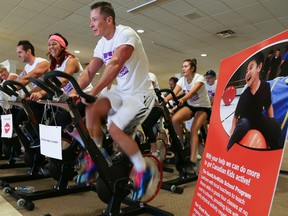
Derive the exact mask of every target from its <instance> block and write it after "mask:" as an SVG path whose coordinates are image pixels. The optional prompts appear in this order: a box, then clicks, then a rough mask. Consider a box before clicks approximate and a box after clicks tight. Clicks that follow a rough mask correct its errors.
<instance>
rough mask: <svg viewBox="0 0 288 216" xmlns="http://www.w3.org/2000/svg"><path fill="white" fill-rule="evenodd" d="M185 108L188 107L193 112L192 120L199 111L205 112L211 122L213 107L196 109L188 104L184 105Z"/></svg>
mask: <svg viewBox="0 0 288 216" xmlns="http://www.w3.org/2000/svg"><path fill="white" fill-rule="evenodd" d="M184 106H186V107H188V108H189V109H190V110H191V112H192V113H191V118H193V117H194V116H195V113H196V112H198V111H203V112H205V113H206V114H207V120H208V121H210V116H211V107H194V106H190V105H189V104H188V103H187V102H185V103H184Z"/></svg>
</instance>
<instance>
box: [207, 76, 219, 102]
mask: <svg viewBox="0 0 288 216" xmlns="http://www.w3.org/2000/svg"><path fill="white" fill-rule="evenodd" d="M205 85H206V89H207V93H208V97H209V99H210V100H213V98H214V96H215V92H216V86H217V80H215V82H214V84H213V85H208V83H207V82H205Z"/></svg>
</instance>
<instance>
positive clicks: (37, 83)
mask: <svg viewBox="0 0 288 216" xmlns="http://www.w3.org/2000/svg"><path fill="white" fill-rule="evenodd" d="M28 80H29V81H30V82H31V83H34V84H35V85H37V86H38V87H39V88H41V89H43V90H44V91H45V92H47V94H48V95H50V96H52V97H53V96H54V95H55V92H54V91H53V90H51V89H50V88H49V87H48V86H47V85H46V84H45V83H44V82H43V81H42V80H40V79H36V78H33V77H29V78H28Z"/></svg>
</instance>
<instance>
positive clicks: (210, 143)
mask: <svg viewBox="0 0 288 216" xmlns="http://www.w3.org/2000/svg"><path fill="white" fill-rule="evenodd" d="M287 45H288V31H284V32H282V33H280V34H278V35H276V36H274V37H271V38H269V39H267V40H265V41H263V42H261V43H258V44H256V45H254V46H252V47H250V48H248V49H245V50H243V51H241V52H239V53H237V54H235V55H233V56H231V57H229V58H226V59H224V60H223V61H222V62H221V65H220V73H219V76H218V77H219V79H218V85H217V89H216V94H215V99H214V105H213V111H212V116H211V119H210V126H209V129H208V137H207V142H206V145H205V150H204V153H203V156H202V161H201V166H200V173H199V178H198V181H197V185H196V189H195V193H194V196H193V200H192V206H191V210H190V215H193V216H194V215H213V216H214V215H245V216H247V215H251V216H254V215H269V213H270V209H271V204H272V201H273V196H274V193H275V188H276V183H277V179H278V175H279V171H280V163H281V158H282V154H283V148H284V147H285V144H286V142H285V140H287V137H286V134H287V122H286V121H287V115H288V111H287V103H288V102H287V101H288V99H287V98H286V99H284V100H286V101H284V102H283V103H282V104H281V103H280V104H281V105H279V104H278V103H277V104H273V100H274V99H273V96H272V105H273V107H274V115H275V118H276V116H277V113H278V111H277V110H278V109H281V110H283V109H285V110H284V112H283V113H284V116H277V118H276V119H277V120H278V122H279V124H280V125H281V130H282V131H281V133H282V135H283V137H284V138H283V139H282V141H281V142H282V146H281V147H280V148H278V149H269V147H263V146H261V143H263V142H265V139H264V138H263V136H261V134H260V135H259V134H255V133H254V132H255V131H254V132H253V131H252V132H251V134H253V136H250V137H249V138H247V139H246V141H245V142H250V144H251V145H250V146H248V147H247V145H244V144H243V143H242V144H241V143H235V144H234V145H233V146H232V147H231V148H230V149H229V151H227V144H228V142H229V139H230V133H229V131H230V128H231V125H232V121H233V120H232V119H233V117H234V113H235V109H236V107H237V103H238V101H239V98H240V96H241V94H242V92H243V91H244V90H245V89H246V86H247V85H246V82H247V83H248V81H247V80H249V79H247V77H246V78H245V74H246V71H247V69H246V68H247V64H248V63H249V62H247V60H248V59H249V58H250V57H251V56H253V55H255V54H256V53H258V52H260V51H261V53H263V55H264V56H265V57H266V56H267V55H268V53H269V52H270V51H271V50H274V51H276V50H278V49H279V50H280V51H281V54H282V57H283V56H284V53H283V51H282V50H284V48H285V47H286V46H287ZM263 66H264V63H263ZM269 73H270V71H268V74H269ZM278 74H279V71H278ZM276 79H279V78H276ZM276 79H275V80H276ZM275 80H273V83H274V82H275V83H276V81H275ZM279 80H280V79H279ZM285 80H286V81H287V80H288V79H285ZM267 82H268V83H269V82H270V81H267ZM279 82H280V81H279ZM229 86H234V87H235V88H236V89H237V92H236V96H235V93H234V95H232V96H231V95H230V96H226V95H225V90H226V89H228V87H229ZM270 86H271V94H273V92H274V90H273V89H272V86H273V88H274V87H275V88H277V85H276V84H275V86H274V85H272V83H270ZM234 87H233V88H234ZM284 88H286V90H285V91H288V85H287V84H286V87H285V85H284ZM233 91H235V89H233ZM283 91H284V90H283ZM283 91H282V92H283ZM229 92H230V94H232V93H231V92H232V90H231V87H230V89H229ZM227 97H228V98H227ZM276 106H278V107H276ZM279 106H280V107H279ZM285 114H286V116H285ZM278 117H279V118H278ZM247 134H248V133H247ZM247 134H246V135H247ZM247 136H248V135H247ZM263 139H264V141H263ZM256 142H258V143H259V142H260V146H259V145H258V144H257V143H256ZM265 146H266V145H265Z"/></svg>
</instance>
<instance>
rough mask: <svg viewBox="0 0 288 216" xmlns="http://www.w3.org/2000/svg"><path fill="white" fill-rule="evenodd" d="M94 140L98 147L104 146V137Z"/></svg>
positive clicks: (93, 138) (94, 138)
mask: <svg viewBox="0 0 288 216" xmlns="http://www.w3.org/2000/svg"><path fill="white" fill-rule="evenodd" d="M92 140H93V141H94V143H95V144H96V145H97V147H98V146H102V137H101V138H99V137H92Z"/></svg>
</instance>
